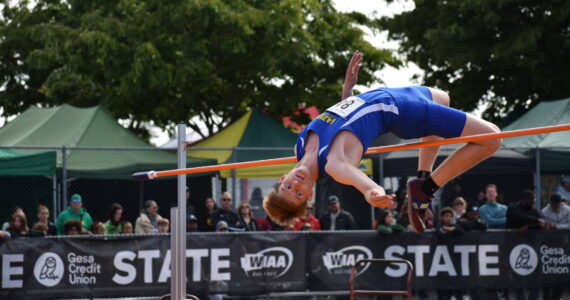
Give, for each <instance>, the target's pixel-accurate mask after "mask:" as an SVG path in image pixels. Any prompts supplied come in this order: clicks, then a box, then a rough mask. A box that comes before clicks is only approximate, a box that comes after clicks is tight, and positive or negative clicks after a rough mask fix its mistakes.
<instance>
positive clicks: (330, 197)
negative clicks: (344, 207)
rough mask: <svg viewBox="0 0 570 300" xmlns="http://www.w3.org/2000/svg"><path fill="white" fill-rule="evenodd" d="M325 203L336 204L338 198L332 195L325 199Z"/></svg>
mask: <svg viewBox="0 0 570 300" xmlns="http://www.w3.org/2000/svg"><path fill="white" fill-rule="evenodd" d="M327 202H328V203H329V204H330V203H337V202H339V200H338V197H337V196H335V195H332V196H329V197H328V198H327Z"/></svg>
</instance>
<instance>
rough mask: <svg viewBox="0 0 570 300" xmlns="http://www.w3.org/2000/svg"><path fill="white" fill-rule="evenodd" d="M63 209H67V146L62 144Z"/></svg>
mask: <svg viewBox="0 0 570 300" xmlns="http://www.w3.org/2000/svg"><path fill="white" fill-rule="evenodd" d="M61 171H62V172H61V198H62V199H61V202H62V206H61V210H62V211H63V210H65V209H67V147H65V146H61Z"/></svg>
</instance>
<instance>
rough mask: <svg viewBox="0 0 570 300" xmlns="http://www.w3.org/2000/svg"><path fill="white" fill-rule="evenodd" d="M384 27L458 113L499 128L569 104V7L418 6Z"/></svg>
mask: <svg viewBox="0 0 570 300" xmlns="http://www.w3.org/2000/svg"><path fill="white" fill-rule="evenodd" d="M414 2H415V9H414V10H412V11H408V12H404V13H402V14H399V15H396V16H394V17H392V18H386V19H383V20H381V21H380V22H379V24H381V25H382V26H386V28H387V29H388V30H389V36H390V37H391V38H392V39H396V40H399V41H401V42H402V44H401V51H402V52H403V53H404V54H405V56H406V57H407V59H409V60H411V61H414V62H415V63H417V64H418V66H419V67H420V68H421V69H423V70H425V79H424V80H425V84H426V85H432V86H437V87H440V88H442V89H445V90H448V91H450V94H451V97H452V101H453V105H454V106H459V107H460V108H463V109H466V110H473V109H475V108H476V107H477V106H478V105H479V104H481V103H482V102H484V103H486V104H488V105H489V106H488V109H487V110H486V111H485V112H484V117H486V118H489V119H491V120H493V121H497V120H498V119H499V117H500V116H501V115H504V113H506V112H509V111H511V110H521V109H527V108H528V107H530V106H532V105H535V104H536V103H538V102H539V101H541V100H556V99H561V98H565V97H569V96H570V84H568V79H567V76H566V73H567V72H568V69H570V26H569V24H570V1H565V0H550V1H540V0H525V1H510V0H498V1H480V0H447V1H438V0H415V1H414Z"/></svg>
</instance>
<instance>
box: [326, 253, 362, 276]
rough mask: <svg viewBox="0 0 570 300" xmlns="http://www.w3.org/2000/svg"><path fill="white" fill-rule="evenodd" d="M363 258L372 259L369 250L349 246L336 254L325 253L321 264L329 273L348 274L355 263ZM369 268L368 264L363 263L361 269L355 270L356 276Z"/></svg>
mask: <svg viewBox="0 0 570 300" xmlns="http://www.w3.org/2000/svg"><path fill="white" fill-rule="evenodd" d="M365 258H368V259H371V258H372V251H370V249H368V248H367V247H364V246H349V247H346V248H342V249H340V250H338V251H336V252H326V253H325V254H324V255H323V263H324V265H325V267H326V268H327V270H328V271H329V273H332V274H349V273H350V272H351V270H352V267H354V265H355V264H356V262H357V261H359V260H361V259H365ZM369 266H370V263H365V264H364V265H363V267H362V268H361V269H359V270H357V272H356V276H358V275H360V274H362V273H363V272H364V271H366V269H368V267H369Z"/></svg>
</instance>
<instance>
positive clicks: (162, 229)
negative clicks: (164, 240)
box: [156, 218, 170, 233]
mask: <svg viewBox="0 0 570 300" xmlns="http://www.w3.org/2000/svg"><path fill="white" fill-rule="evenodd" d="M156 229H157V230H158V233H168V232H169V231H170V221H168V219H167V218H160V219H159V220H158V221H156Z"/></svg>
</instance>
